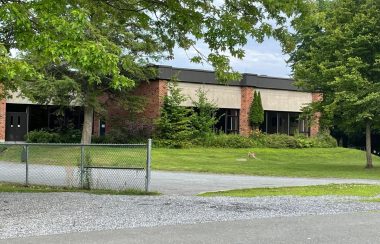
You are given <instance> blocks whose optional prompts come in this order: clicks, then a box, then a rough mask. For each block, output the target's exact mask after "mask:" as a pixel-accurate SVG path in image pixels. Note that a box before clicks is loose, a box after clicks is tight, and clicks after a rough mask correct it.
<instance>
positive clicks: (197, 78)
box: [156, 65, 302, 91]
mask: <svg viewBox="0 0 380 244" xmlns="http://www.w3.org/2000/svg"><path fill="white" fill-rule="evenodd" d="M156 67H157V69H158V74H157V79H160V80H171V79H172V78H173V77H176V79H177V80H178V81H181V82H188V83H198V84H213V85H222V84H221V83H220V82H219V81H218V80H217V79H216V76H215V72H214V71H210V70H202V69H187V68H177V67H172V66H167V65H156ZM293 82H294V80H293V79H290V78H280V77H271V76H265V75H257V74H249V73H243V74H242V79H241V80H240V81H233V82H228V83H227V85H230V86H246V87H256V88H263V89H277V90H288V91H302V89H301V88H299V87H297V86H295V85H293Z"/></svg>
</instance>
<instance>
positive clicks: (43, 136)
mask: <svg viewBox="0 0 380 244" xmlns="http://www.w3.org/2000/svg"><path fill="white" fill-rule="evenodd" d="M26 141H27V142H31V143H59V142H60V136H59V134H58V133H56V132H49V131H46V130H34V131H30V132H29V133H28V135H27V138H26Z"/></svg>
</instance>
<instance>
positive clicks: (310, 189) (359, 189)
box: [200, 184, 380, 197]
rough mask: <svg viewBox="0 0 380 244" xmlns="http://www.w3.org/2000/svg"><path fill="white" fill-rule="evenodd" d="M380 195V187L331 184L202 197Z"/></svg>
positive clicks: (233, 192) (250, 190)
mask: <svg viewBox="0 0 380 244" xmlns="http://www.w3.org/2000/svg"><path fill="white" fill-rule="evenodd" d="M379 194H380V185H365V184H329V185H318V186H295V187H276V188H251V189H239V190H230V191H219V192H206V193H203V194H200V196H207V197H214V196H223V197H259V196H325V195H335V196H360V197H374V196H377V195H379Z"/></svg>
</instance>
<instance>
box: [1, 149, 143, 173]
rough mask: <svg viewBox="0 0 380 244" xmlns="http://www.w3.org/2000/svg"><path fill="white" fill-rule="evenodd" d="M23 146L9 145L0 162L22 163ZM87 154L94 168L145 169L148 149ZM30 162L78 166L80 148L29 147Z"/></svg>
mask: <svg viewBox="0 0 380 244" xmlns="http://www.w3.org/2000/svg"><path fill="white" fill-rule="evenodd" d="M21 152H22V146H20V145H9V146H7V149H5V150H4V151H2V152H0V161H7V162H16V163H19V162H20V161H21ZM85 154H86V155H90V157H89V158H90V163H91V165H93V166H114V167H137V168H139V167H144V166H145V164H146V148H145V147H131V148H126V147H123V146H120V147H115V146H109V147H106V146H104V147H103V146H102V147H100V146H92V147H85ZM28 155H29V158H28V162H29V163H32V164H33V163H36V164H49V165H75V166H76V165H78V166H79V163H80V157H81V156H80V155H81V148H80V146H39V145H38V146H34V145H32V146H29V149H28Z"/></svg>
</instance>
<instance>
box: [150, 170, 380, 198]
mask: <svg viewBox="0 0 380 244" xmlns="http://www.w3.org/2000/svg"><path fill="white" fill-rule="evenodd" d="M331 183H338V184H339V183H364V184H380V181H379V180H365V179H334V178H328V179H317V178H289V177H268V176H243V175H217V174H203V173H185V172H165V171H154V172H152V189H153V190H156V191H159V192H162V193H164V194H171V195H195V194H198V193H200V192H206V191H221V190H229V189H237V188H250V187H252V188H253V187H280V186H306V185H322V184H331Z"/></svg>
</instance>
